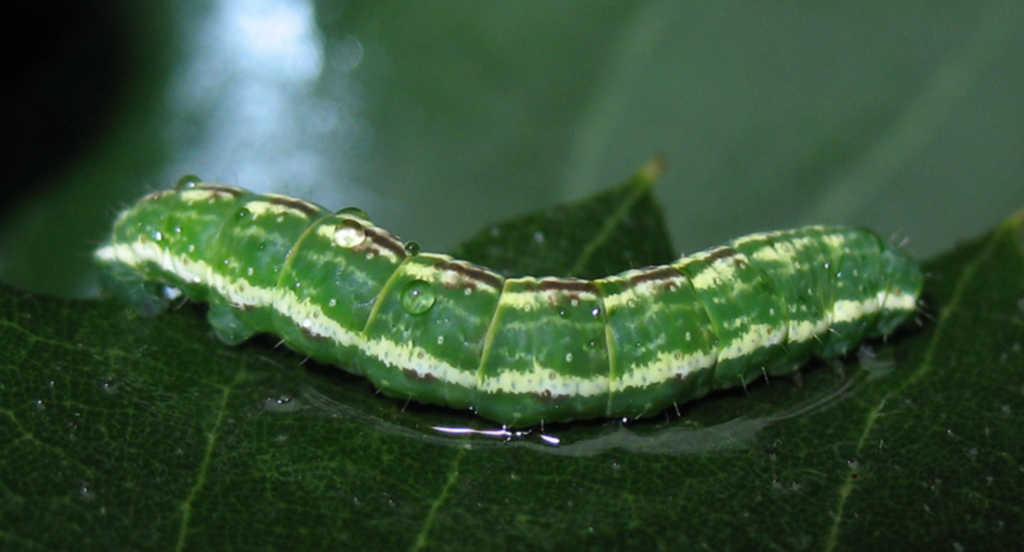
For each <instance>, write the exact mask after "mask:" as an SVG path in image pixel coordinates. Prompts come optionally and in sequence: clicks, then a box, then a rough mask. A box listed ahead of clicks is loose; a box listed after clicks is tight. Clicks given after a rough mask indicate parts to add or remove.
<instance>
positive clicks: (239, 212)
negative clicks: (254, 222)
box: [235, 207, 252, 219]
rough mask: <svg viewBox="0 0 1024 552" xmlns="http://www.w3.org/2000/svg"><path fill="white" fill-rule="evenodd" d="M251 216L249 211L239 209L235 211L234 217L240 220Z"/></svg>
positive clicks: (243, 208) (242, 208)
mask: <svg viewBox="0 0 1024 552" xmlns="http://www.w3.org/2000/svg"><path fill="white" fill-rule="evenodd" d="M251 214H252V213H250V212H249V210H248V209H246V208H245V207H239V208H238V210H237V211H235V216H236V217H238V218H240V219H242V218H245V217H247V216H249V215H251Z"/></svg>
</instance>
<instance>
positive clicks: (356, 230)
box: [334, 219, 366, 249]
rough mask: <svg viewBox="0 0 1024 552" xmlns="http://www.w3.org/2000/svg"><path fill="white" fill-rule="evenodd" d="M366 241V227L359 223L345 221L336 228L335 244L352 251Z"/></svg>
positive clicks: (349, 220) (350, 220)
mask: <svg viewBox="0 0 1024 552" xmlns="http://www.w3.org/2000/svg"><path fill="white" fill-rule="evenodd" d="M365 241H366V227H364V226H363V225H362V224H360V223H359V222H358V221H355V220H352V219H345V220H343V221H341V222H339V223H338V224H337V225H335V226H334V244H335V245H337V246H338V247H344V248H346V249H350V248H352V247H356V246H357V245H361V244H362V243H363V242H365Z"/></svg>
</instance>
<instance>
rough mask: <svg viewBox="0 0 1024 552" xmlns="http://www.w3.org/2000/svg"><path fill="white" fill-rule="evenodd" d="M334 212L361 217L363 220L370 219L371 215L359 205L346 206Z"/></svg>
mask: <svg viewBox="0 0 1024 552" xmlns="http://www.w3.org/2000/svg"><path fill="white" fill-rule="evenodd" d="M334 214H336V215H351V216H353V217H359V218H361V219H363V220H370V215H367V214H366V211H364V210H362V209H360V208H359V207H345V208H344V209H341V210H339V211H338V212H336V213H334Z"/></svg>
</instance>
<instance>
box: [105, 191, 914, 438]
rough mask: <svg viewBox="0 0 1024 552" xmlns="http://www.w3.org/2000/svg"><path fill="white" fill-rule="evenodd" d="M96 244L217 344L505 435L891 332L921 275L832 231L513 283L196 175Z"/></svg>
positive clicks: (887, 252)
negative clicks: (467, 418)
mask: <svg viewBox="0 0 1024 552" xmlns="http://www.w3.org/2000/svg"><path fill="white" fill-rule="evenodd" d="M410 243H411V242H410ZM94 255H95V259H96V261H97V262H98V263H99V264H100V265H101V266H102V267H103V269H104V273H105V277H106V281H107V288H108V289H109V290H110V291H111V292H112V293H114V294H115V295H117V296H119V297H120V298H122V299H123V300H125V301H127V302H128V303H130V304H133V305H135V306H136V307H137V308H139V309H140V310H142V311H143V312H149V313H156V312H160V311H161V310H163V309H165V308H167V305H168V303H169V301H170V300H171V299H173V297H174V294H171V293H169V292H174V293H175V294H177V293H180V294H184V295H185V296H187V297H189V298H191V299H193V300H196V301H205V302H207V303H209V309H208V311H207V319H208V320H209V322H210V324H211V325H212V327H213V331H214V333H215V334H216V336H217V337H218V338H219V339H220V340H221V341H223V342H224V343H227V344H232V345H233V344H238V343H241V342H243V341H245V340H247V339H248V338H250V337H251V336H253V335H254V334H257V333H275V334H277V335H279V336H280V337H281V338H282V339H283V341H284V343H286V344H287V345H288V346H289V347H290V348H291V349H293V350H295V351H298V352H300V353H303V354H306V355H309V356H310V357H312V358H313V359H314V360H316V361H318V362H321V363H324V364H331V365H335V366H338V367H340V368H342V369H344V370H347V371H349V372H351V373H353V374H357V375H361V376H364V377H366V378H368V379H369V380H370V381H371V382H372V383H373V385H375V386H376V387H377V389H379V390H380V391H381V392H382V393H383V394H385V395H387V396H391V397H396V398H403V399H407V400H408V399H411V400H415V401H418V402H423V403H432V404H439V405H445V406H448V407H451V408H455V409H469V410H472V411H475V412H477V413H478V414H479V415H481V416H483V417H485V418H488V419H490V420H493V421H495V422H498V423H500V424H503V425H505V426H508V427H528V426H532V425H536V424H538V423H545V422H568V421H573V420H580V419H590V418H598V417H609V418H640V417H649V416H653V415H656V414H658V413H660V412H661V411H663V410H664V409H665V408H667V407H669V406H671V405H673V404H675V403H681V402H685V401H689V400H693V399H697V398H699V397H702V396H704V395H705V394H707V393H708V392H710V391H712V390H716V389H725V388H731V387H737V386H740V385H746V384H747V383H748V382H750V381H752V380H754V379H756V378H758V377H761V376H762V374H768V375H784V374H790V373H793V372H795V371H797V370H798V369H799V368H800V367H801V366H802V365H803V364H805V363H806V362H807V361H808V360H809V359H810V358H811V357H819V358H825V359H828V358H834V357H838V356H840V355H843V354H845V353H846V352H848V351H850V350H851V349H852V348H853V347H855V346H856V345H857V344H858V343H859V342H860V341H861V340H862V339H864V338H867V337H877V336H883V335H888V334H890V333H892V332H893V331H895V329H896V328H897V327H898V326H899V325H900V324H901V323H903V322H904V321H905V320H906V319H907V318H908V317H909V316H910V315H911V314H913V313H914V312H915V309H916V306H917V298H918V296H919V295H920V292H921V287H922V274H921V271H920V269H919V268H918V266H917V265H916V264H915V263H914V262H913V261H912V260H911V259H910V258H909V257H908V256H907V255H905V254H904V253H903V252H902V251H901V250H900V249H899V248H898V247H896V246H894V245H892V244H890V243H888V242H887V241H886V240H884V239H882V238H881V237H879V236H878V235H877V234H875V233H873V232H871V231H869V230H861V229H852V228H845V227H826V226H809V227H804V228H798V229H793V230H782V231H775V232H764V233H756V234H751V235H748V236H744V237H740V238H737V239H734V240H732V241H730V242H728V243H726V244H724V245H722V246H719V247H714V248H710V249H707V250H705V251H701V252H699V253H696V254H693V255H687V256H683V257H680V258H678V259H677V260H675V261H674V262H672V263H670V264H666V265H661V266H652V267H647V268H642V269H632V270H627V271H625V272H622V273H620V274H616V275H612V276H607V277H604V278H599V279H596V280H583V279H576V278H558V277H551V276H545V277H530V276H526V277H514V278H513V277H509V278H506V277H503V276H502V275H500V274H499V273H498V272H497V271H495V270H491V269H488V268H485V267H483V266H479V265H476V264H473V263H470V262H467V261H463V260H458V259H454V258H452V257H450V256H447V255H439V254H432V253H420V252H419V251H418V247H407V244H405V243H403V242H402V241H400V240H399V239H398V238H397V237H395V236H394V235H392V234H391V233H389V232H387V231H385V230H383V229H381V228H379V227H377V226H375V225H374V224H373V223H372V222H371V221H370V219H369V218H368V217H367V215H366V213H365V212H363V211H361V210H359V209H356V208H347V209H342V210H340V211H336V212H333V213H332V212H330V211H328V210H327V209H324V208H323V207H320V206H319V205H315V204H313V203H310V202H307V201H304V200H301V199H295V198H291V197H286V196H281V195H274V194H257V193H253V192H249V191H246V190H243V189H240V188H236V187H230V186H223V185H215V184H205V183H201V182H199V181H198V179H196V178H189V177H187V178H184V179H182V181H181V182H179V183H178V185H177V186H175V187H174V188H173V189H168V190H162V191H157V192H154V193H150V194H148V195H146V196H145V197H143V198H142V199H141V200H140V201H138V203H136V204H135V205H133V206H131V207H129V208H128V209H126V210H124V211H123V212H121V213H120V214H119V215H118V217H117V219H116V222H115V223H114V227H113V232H112V234H111V236H110V238H109V240H108V241H107V242H105V243H104V244H103V245H102V246H101V247H99V248H98V249H97V250H96V251H95V254H94Z"/></svg>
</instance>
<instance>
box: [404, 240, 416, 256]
mask: <svg viewBox="0 0 1024 552" xmlns="http://www.w3.org/2000/svg"><path fill="white" fill-rule="evenodd" d="M405 252H406V253H408V254H410V255H412V256H414V257H415V256H416V255H419V254H420V244H418V243H416V242H414V241H411V242H405Z"/></svg>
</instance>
